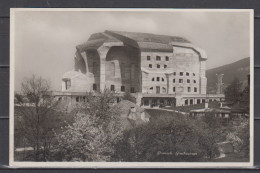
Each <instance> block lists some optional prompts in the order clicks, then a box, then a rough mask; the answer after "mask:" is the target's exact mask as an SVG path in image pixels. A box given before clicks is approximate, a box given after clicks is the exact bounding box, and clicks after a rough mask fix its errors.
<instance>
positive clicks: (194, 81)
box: [172, 79, 196, 83]
mask: <svg viewBox="0 0 260 173" xmlns="http://www.w3.org/2000/svg"><path fill="white" fill-rule="evenodd" d="M172 82H173V83H175V82H176V80H175V79H173V80H172ZM179 83H183V79H179ZM187 83H191V82H190V79H187ZM193 83H196V80H193Z"/></svg>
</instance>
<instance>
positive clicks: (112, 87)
mask: <svg viewBox="0 0 260 173" xmlns="http://www.w3.org/2000/svg"><path fill="white" fill-rule="evenodd" d="M93 90H94V91H96V90H97V84H93ZM110 90H111V91H115V85H111V86H110ZM121 91H122V92H125V86H121ZM130 92H131V93H134V92H135V88H134V87H131V88H130Z"/></svg>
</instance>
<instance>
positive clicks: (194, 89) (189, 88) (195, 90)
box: [172, 87, 198, 93]
mask: <svg viewBox="0 0 260 173" xmlns="http://www.w3.org/2000/svg"><path fill="white" fill-rule="evenodd" d="M172 91H173V92H175V91H176V88H175V87H173V89H172ZM187 91H188V92H191V87H187ZM193 92H195V93H196V92H198V89H197V87H194V88H193Z"/></svg>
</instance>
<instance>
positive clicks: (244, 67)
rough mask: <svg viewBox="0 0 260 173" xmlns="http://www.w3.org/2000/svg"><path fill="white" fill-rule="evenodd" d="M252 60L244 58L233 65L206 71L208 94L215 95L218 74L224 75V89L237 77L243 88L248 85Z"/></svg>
mask: <svg viewBox="0 0 260 173" xmlns="http://www.w3.org/2000/svg"><path fill="white" fill-rule="evenodd" d="M249 66H250V58H249V57H248V58H244V59H242V60H239V61H236V62H234V63H231V64H227V65H223V66H220V67H217V68H213V69H209V70H207V71H206V77H207V79H208V82H207V83H208V92H209V93H214V92H215V91H216V83H217V77H216V74H218V73H223V74H224V77H223V83H224V87H226V86H228V85H229V84H230V83H231V82H232V80H233V79H234V78H235V77H237V78H238V79H239V80H240V81H241V82H242V83H243V86H246V85H247V75H248V74H249V72H250V68H249Z"/></svg>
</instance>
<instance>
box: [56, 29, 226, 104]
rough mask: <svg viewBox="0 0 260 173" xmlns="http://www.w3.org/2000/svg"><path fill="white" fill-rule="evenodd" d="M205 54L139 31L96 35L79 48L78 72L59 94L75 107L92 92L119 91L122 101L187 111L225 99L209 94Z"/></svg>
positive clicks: (68, 78)
mask: <svg viewBox="0 0 260 173" xmlns="http://www.w3.org/2000/svg"><path fill="white" fill-rule="evenodd" d="M206 60H207V55H206V53H205V51H204V50H203V49H201V48H199V47H197V46H196V45H193V44H192V43H191V42H190V41H188V40H186V39H185V38H182V37H176V36H166V35H155V34H148V33H136V32H121V31H120V32H119V31H105V32H101V33H94V34H92V35H91V36H90V38H89V39H88V40H87V42H85V43H83V44H80V45H78V46H76V54H75V63H74V69H73V70H72V71H69V72H66V73H65V74H64V75H63V77H62V90H61V92H57V93H56V94H57V95H61V96H66V99H70V101H71V102H72V103H73V102H80V101H82V100H84V99H85V98H84V97H83V95H84V93H85V92H86V91H96V92H99V91H102V90H104V89H105V88H108V89H110V90H111V91H115V93H116V94H117V95H118V101H120V97H121V96H123V94H124V93H125V92H127V91H128V92H130V93H131V94H132V95H133V96H135V98H136V100H137V104H138V105H141V106H143V107H150V106H158V105H160V104H164V105H168V106H172V105H173V106H181V105H190V104H197V103H202V102H205V99H206V98H210V99H212V100H219V99H220V98H223V97H224V95H223V94H218V95H217V94H216V95H207V94H206V90H207V78H206V76H205V70H206Z"/></svg>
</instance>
